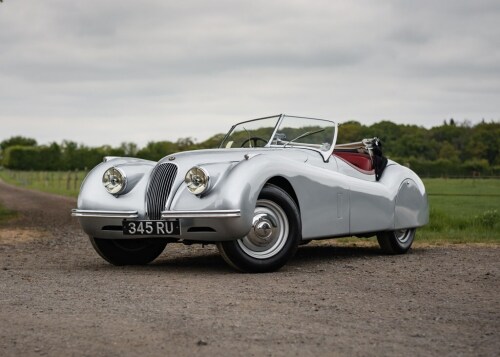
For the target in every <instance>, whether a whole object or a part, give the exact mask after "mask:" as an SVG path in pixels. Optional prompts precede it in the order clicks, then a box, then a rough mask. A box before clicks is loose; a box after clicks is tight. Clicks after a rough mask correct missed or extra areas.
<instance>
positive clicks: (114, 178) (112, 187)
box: [102, 167, 127, 195]
mask: <svg viewBox="0 0 500 357" xmlns="http://www.w3.org/2000/svg"><path fill="white" fill-rule="evenodd" d="M102 184H103V185H104V187H105V188H106V190H108V192H109V193H111V194H112V195H116V194H119V193H120V192H123V190H125V187H126V186H127V176H125V173H124V172H123V171H122V170H120V169H118V168H116V167H111V168H109V169H107V170H106V172H105V173H104V175H103V176H102Z"/></svg>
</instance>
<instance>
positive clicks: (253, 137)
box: [240, 136, 267, 148]
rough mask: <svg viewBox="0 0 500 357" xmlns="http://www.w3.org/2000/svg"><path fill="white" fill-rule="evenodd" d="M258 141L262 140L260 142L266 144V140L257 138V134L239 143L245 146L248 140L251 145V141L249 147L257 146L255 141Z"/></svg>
mask: <svg viewBox="0 0 500 357" xmlns="http://www.w3.org/2000/svg"><path fill="white" fill-rule="evenodd" d="M258 141H262V142H263V143H264V145H263V146H265V145H266V144H267V140H265V139H262V138H259V137H258V136H252V137H251V138H248V139H246V140H245V141H244V142H243V143H242V144H241V146H240V147H242V148H244V147H245V145H246V144H247V143H249V142H250V145H251V143H252V142H253V146H250V147H257V142H258Z"/></svg>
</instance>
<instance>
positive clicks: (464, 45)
mask: <svg viewBox="0 0 500 357" xmlns="http://www.w3.org/2000/svg"><path fill="white" fill-rule="evenodd" d="M499 24H500V1H498V0H491V1H482V0H452V1H451V0H450V1H445V0H441V1H435V0H433V1H426V0H423V1H422V0H419V1H414V0H408V1H396V0H394V1H373V0H365V1H355V0H353V1H345V0H344V1H332V0H327V1H312V0H309V1H306V0H283V1H273V0H265V1H264V0H252V1H245V2H243V1H234V0H226V1H220V0H211V1H201V0H197V1H190V0H183V1H179V0H176V1H171V0H141V1H137V0H134V1H132V0H119V1H118V0H105V1H102V0H99V1H97V0H86V1H67V0H44V1H40V0H3V3H0V124H1V125H0V140H3V139H6V138H9V137H11V136H13V135H23V136H28V137H33V138H36V139H37V140H38V142H39V143H48V142H51V141H57V142H60V141H62V140H63V139H68V140H73V141H77V142H79V143H84V144H87V145H92V146H97V145H103V144H110V145H118V144H119V143H121V142H123V141H132V142H136V143H138V144H139V145H140V146H143V145H145V144H146V143H147V142H148V141H159V140H176V139H177V138H179V137H188V136H190V137H193V138H195V139H198V140H199V141H201V140H204V139H206V138H208V137H210V136H212V135H213V134H216V133H219V132H226V131H227V129H228V128H229V127H230V125H231V124H232V123H235V122H237V121H242V120H245V119H251V118H255V117H260V116H266V115H271V114H278V113H287V114H293V115H305V116H315V117H320V118H327V119H333V120H337V121H346V120H358V121H360V122H361V123H363V124H371V123H374V122H377V121H380V120H383V119H386V120H391V121H394V122H397V123H412V124H418V125H423V126H426V127H431V126H435V125H440V124H441V123H442V122H443V120H444V119H449V118H452V117H453V118H454V119H455V120H458V121H462V120H464V119H468V120H470V121H471V122H473V123H475V122H478V121H480V120H482V119H483V118H484V119H486V120H495V121H498V120H500V104H499V103H500V25H499Z"/></svg>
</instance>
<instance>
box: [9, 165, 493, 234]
mask: <svg viewBox="0 0 500 357" xmlns="http://www.w3.org/2000/svg"><path fill="white" fill-rule="evenodd" d="M85 174H86V173H85V172H21V171H10V170H0V178H1V179H2V180H4V181H5V182H7V183H11V184H15V185H17V186H21V187H25V188H28V189H34V190H40V191H45V192H49V193H55V194H59V195H65V196H71V197H76V196H77V195H78V191H79V188H80V185H81V182H82V180H83V179H84V178H85ZM424 183H425V186H426V188H427V193H428V197H429V205H430V223H429V224H428V225H427V226H425V227H423V228H421V229H419V230H418V231H417V240H416V241H417V242H427V243H431V244H440V243H495V244H500V180H498V179H425V180H424ZM8 214H9V213H3V214H2V211H1V210H0V217H2V216H3V217H6V216H7V215H8ZM10 215H12V213H10ZM348 241H349V242H350V241H351V239H348Z"/></svg>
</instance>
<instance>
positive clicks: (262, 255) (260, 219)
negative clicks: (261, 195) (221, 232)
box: [237, 200, 289, 259]
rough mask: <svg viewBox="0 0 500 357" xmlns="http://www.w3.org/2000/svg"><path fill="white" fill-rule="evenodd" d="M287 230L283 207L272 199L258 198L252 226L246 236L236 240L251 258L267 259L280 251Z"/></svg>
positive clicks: (286, 235) (286, 219)
mask: <svg viewBox="0 0 500 357" xmlns="http://www.w3.org/2000/svg"><path fill="white" fill-rule="evenodd" d="M288 232H289V224H288V218H287V216H286V214H285V212H284V211H283V209H282V208H281V207H280V206H278V205H277V204H276V203H274V202H272V201H268V200H258V201H257V207H256V208H255V211H254V216H253V221H252V228H251V229H250V232H249V233H248V234H247V236H246V237H244V238H242V239H239V240H238V241H237V242H238V245H239V246H240V248H241V249H242V250H243V251H244V252H245V253H246V254H248V255H249V256H251V257H252V258H256V259H267V258H270V257H272V256H274V255H276V254H278V253H279V252H280V251H281V249H282V248H283V246H284V245H285V243H286V240H287V238H288Z"/></svg>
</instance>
